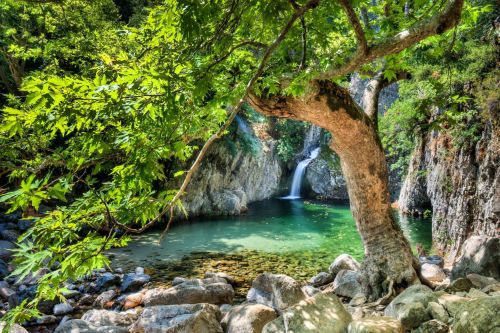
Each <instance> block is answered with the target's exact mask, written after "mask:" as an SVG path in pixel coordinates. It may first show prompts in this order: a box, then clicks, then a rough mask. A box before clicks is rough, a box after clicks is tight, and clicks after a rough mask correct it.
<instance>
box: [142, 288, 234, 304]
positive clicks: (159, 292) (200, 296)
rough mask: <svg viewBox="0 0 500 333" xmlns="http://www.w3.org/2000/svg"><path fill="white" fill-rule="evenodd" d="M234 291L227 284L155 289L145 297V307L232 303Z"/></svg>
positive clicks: (148, 291) (150, 290) (147, 292)
mask: <svg viewBox="0 0 500 333" xmlns="http://www.w3.org/2000/svg"><path fill="white" fill-rule="evenodd" d="M233 298H234V290H233V287H232V286H231V285H230V284H227V283H212V284H207V285H201V286H200V285H189V284H184V283H182V284H179V285H176V286H174V287H172V288H168V289H163V288H154V289H149V290H147V291H146V293H145V294H144V297H143V303H144V305H145V306H153V305H171V304H195V303H212V304H228V303H232V302H233Z"/></svg>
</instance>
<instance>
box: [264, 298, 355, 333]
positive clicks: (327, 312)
mask: <svg viewBox="0 0 500 333" xmlns="http://www.w3.org/2000/svg"><path fill="white" fill-rule="evenodd" d="M351 321H352V317H351V315H350V314H349V313H348V312H347V311H346V309H345V308H344V306H343V305H342V303H341V302H340V300H339V299H338V297H337V296H335V294H333V293H318V294H317V295H315V296H314V297H310V298H307V299H305V300H302V301H300V302H299V303H298V304H295V305H294V306H292V307H290V308H289V309H287V310H285V311H284V312H283V315H282V316H280V317H278V318H276V319H275V320H273V321H271V322H269V323H267V324H266V325H265V326H264V329H263V330H262V332H263V333H284V332H297V333H299V332H300V333H307V332H311V333H313V332H328V333H343V332H345V331H346V330H347V327H348V325H349V323H350V322H351ZM285 327H286V328H287V330H285Z"/></svg>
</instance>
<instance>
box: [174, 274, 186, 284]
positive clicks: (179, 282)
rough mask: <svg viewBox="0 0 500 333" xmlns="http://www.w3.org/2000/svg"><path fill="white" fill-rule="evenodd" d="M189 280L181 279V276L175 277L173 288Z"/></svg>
mask: <svg viewBox="0 0 500 333" xmlns="http://www.w3.org/2000/svg"><path fill="white" fill-rule="evenodd" d="M187 280H188V279H186V278H183V277H180V276H176V277H174V279H173V280H172V286H177V285H179V284H181V283H183V282H186V281H187Z"/></svg>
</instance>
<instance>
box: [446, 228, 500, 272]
mask: <svg viewBox="0 0 500 333" xmlns="http://www.w3.org/2000/svg"><path fill="white" fill-rule="evenodd" d="M471 273H476V274H480V275H484V276H489V277H492V278H495V279H497V280H499V279H500V238H498V237H487V236H484V235H483V236H472V237H470V238H468V239H467V240H466V241H465V242H464V245H463V246H462V255H461V256H460V258H459V259H458V261H457V262H456V263H455V266H453V269H452V271H451V279H452V280H455V279H457V278H459V277H465V276H466V275H467V274H471Z"/></svg>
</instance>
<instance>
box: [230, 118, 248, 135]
mask: <svg viewBox="0 0 500 333" xmlns="http://www.w3.org/2000/svg"><path fill="white" fill-rule="evenodd" d="M234 120H236V122H237V123H238V129H239V130H240V131H242V132H243V133H246V134H252V130H251V129H250V127H248V125H247V124H246V123H245V121H244V120H243V118H241V117H240V116H238V115H236V117H235V118H234Z"/></svg>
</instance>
